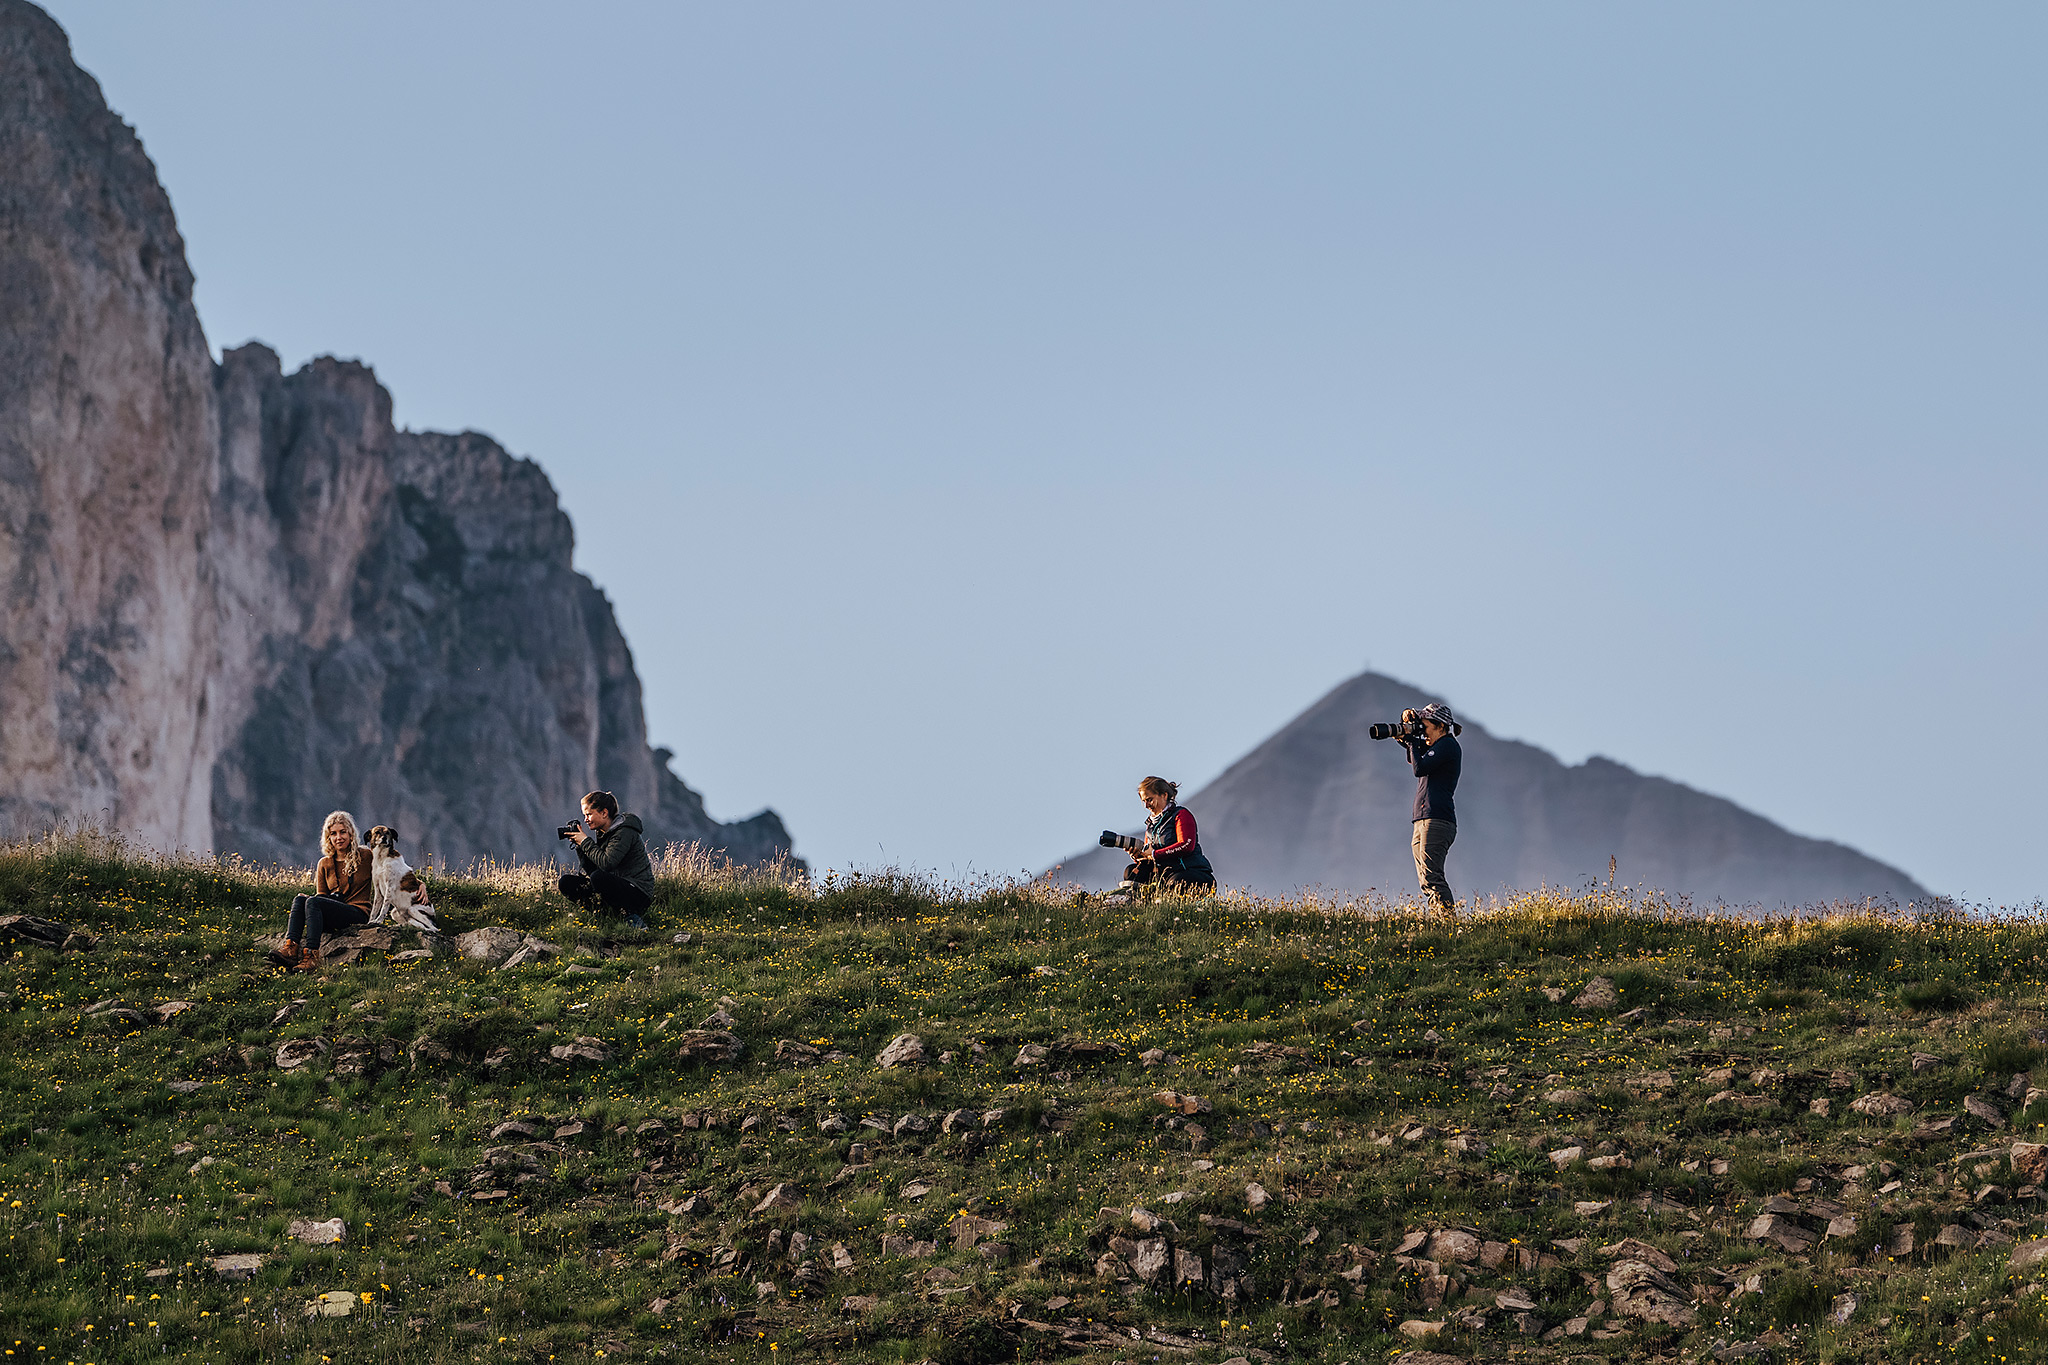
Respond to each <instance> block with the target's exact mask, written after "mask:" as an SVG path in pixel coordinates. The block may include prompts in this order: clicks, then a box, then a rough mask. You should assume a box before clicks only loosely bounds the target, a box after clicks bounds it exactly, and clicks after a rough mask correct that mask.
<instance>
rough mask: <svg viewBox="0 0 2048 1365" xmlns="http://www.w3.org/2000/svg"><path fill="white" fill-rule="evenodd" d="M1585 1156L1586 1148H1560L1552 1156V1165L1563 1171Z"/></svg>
mask: <svg viewBox="0 0 2048 1365" xmlns="http://www.w3.org/2000/svg"><path fill="white" fill-rule="evenodd" d="M1585 1154H1586V1149H1585V1148H1584V1147H1560V1148H1558V1149H1557V1150H1556V1151H1554V1152H1552V1153H1551V1154H1550V1164H1551V1165H1553V1166H1555V1167H1557V1168H1558V1169H1559V1170H1563V1169H1564V1168H1565V1167H1567V1166H1569V1165H1571V1164H1572V1163H1573V1162H1574V1161H1577V1160H1578V1159H1579V1158H1580V1157H1582V1156H1584V1155H1585Z"/></svg>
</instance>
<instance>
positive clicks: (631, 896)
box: [561, 872, 654, 915]
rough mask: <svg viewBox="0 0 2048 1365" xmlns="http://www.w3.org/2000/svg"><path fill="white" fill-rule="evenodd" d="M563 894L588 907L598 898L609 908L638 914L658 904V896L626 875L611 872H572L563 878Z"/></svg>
mask: <svg viewBox="0 0 2048 1365" xmlns="http://www.w3.org/2000/svg"><path fill="white" fill-rule="evenodd" d="M561 887H562V894H563V895H565V896H567V897H568V898H569V899H570V900H572V901H575V902H576V903H577V904H578V905H581V906H585V907H588V906H589V905H590V903H591V902H592V901H593V900H595V901H596V902H597V903H598V904H599V905H600V906H601V907H603V908H604V909H606V910H613V911H616V912H618V913H619V914H621V915H637V914H640V913H641V912H642V911H644V910H646V909H647V907H648V906H649V905H652V904H653V903H654V898H653V897H652V896H650V895H648V894H647V893H646V892H645V891H642V890H641V889H640V888H639V887H637V886H635V885H633V883H631V882H629V881H627V880H626V879H625V878H624V877H620V876H615V875H613V874H612V873H610V872H571V873H569V874H568V875H566V876H564V877H563V878H562V881H561Z"/></svg>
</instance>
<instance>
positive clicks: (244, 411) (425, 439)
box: [0, 0, 789, 868]
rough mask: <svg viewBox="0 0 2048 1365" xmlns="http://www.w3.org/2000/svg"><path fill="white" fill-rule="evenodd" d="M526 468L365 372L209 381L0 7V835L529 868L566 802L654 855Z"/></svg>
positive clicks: (710, 839)
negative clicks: (348, 830) (93, 832)
mask: <svg viewBox="0 0 2048 1365" xmlns="http://www.w3.org/2000/svg"><path fill="white" fill-rule="evenodd" d="M573 548H574V535H573V532H572V530H571V528H570V525H569V519H568V517H567V516H566V515H565V514H564V513H563V511H562V510H561V507H560V505H559V503H558V501H557V499H556V496H555V490H554V488H553V486H552V485H551V484H550V483H549V482H548V479H547V476H546V475H545V474H544V473H543V472H542V471H541V470H540V468H539V466H537V465H535V464H534V463H532V462H531V461H529V460H522V459H518V458H515V457H513V456H512V455H510V454H508V453H507V452H506V451H504V450H503V449H502V448H500V447H499V446H498V445H497V443H496V442H494V441H492V440H491V439H490V438H489V437H486V436H481V435H478V434H476V433H474V432H465V433H463V434H461V435H441V434H434V433H413V432H400V431H397V430H396V429H395V428H394V427H393V425H392V421H391V399H390V395H389V394H388V393H386V392H385V390H384V389H383V388H382V387H381V386H380V385H379V384H378V383H377V380H376V376H375V375H374V374H373V373H372V372H371V371H370V370H369V369H368V368H367V367H365V366H363V365H361V364H358V363H355V362H352V361H338V360H334V359H332V358H323V359H319V360H315V361H313V362H312V363H311V364H309V365H307V366H305V367H304V368H303V369H301V370H299V371H298V372H297V373H295V374H291V375H286V374H284V373H283V371H282V369H281V367H280V365H279V363H278V358H277V356H276V355H275V354H274V353H272V352H271V351H270V350H269V349H268V348H266V347H263V346H260V345H249V346H244V347H241V348H240V349H238V350H232V351H229V352H227V353H226V354H225V355H224V356H223V357H222V359H221V363H220V364H219V365H218V366H217V367H216V366H215V365H214V364H213V362H212V360H211V358H210V356H209V353H208V350H207V344H206V338H205V335H204V334H203V332H202V331H201V329H200V324H199V317H198V314H197V313H196V311H195V310H194V308H193V304H192V273H191V271H190V269H189V268H188V267H187V265H186V262H185V254H184V243H183V240H182V239H181V238H180V237H179V235H178V230H177V225H176V221H175V219H174V218H173V216H172V213H171V206H170V201H169V200H168V198H167V197H166V196H165V194H164V192H163V189H162V188H161V186H159V184H158V183H157V179H156V172H155V168H154V167H153V166H152V165H151V164H150V161H149V158H148V157H147V156H145V155H144V154H143V150H142V146H141V143H140V142H139V141H138V140H137V138H136V136H135V133H134V131H133V130H131V129H130V128H128V127H127V126H126V125H125V124H123V123H122V122H121V121H120V120H119V119H118V118H116V117H115V116H114V115H113V114H111V113H110V112H108V110H107V107H106V102H105V100H104V99H103V97H102V96H101V93H100V89H99V86H98V85H97V83H95V82H94V81H93V79H92V78H91V77H90V76H88V75H87V74H86V73H84V72H83V71H81V70H79V69H78V67H77V65H76V64H75V63H74V62H73V61H72V60H71V55H70V51H69V46H68V44H67V42H66V40H65V37H64V34H63V32H62V30H60V29H59V28H58V27H57V25H56V24H55V23H53V22H52V21H51V20H50V19H49V17H48V16H47V15H45V14H43V13H42V12H41V11H40V10H38V9H36V8H34V7H33V6H31V5H28V4H25V3H21V0H0V571H4V573H5V587H4V589H0V594H4V596H0V612H4V617H0V773H4V774H5V777H4V779H0V833H7V834H14V835H23V834H35V833H40V832H41V831H43V830H45V829H47V828H49V827H50V826H52V825H54V824H58V823H62V822H68V821H81V822H91V823H96V824H101V825H105V826H109V827H111V828H113V829H115V830H118V831H119V832H121V833H122V834H124V835H126V836H128V837H130V838H133V839H136V840H138V841H140V842H143V843H146V844H150V845H153V846H156V847H160V848H190V849H197V850H213V849H218V850H221V851H228V852H236V853H241V854H243V855H245V856H248V857H251V858H253V859H256V860H259V861H265V862H268V861H278V862H286V863H295V864H304V863H306V862H308V861H310V860H311V858H312V857H313V856H314V855H315V843H316V838H317V832H318V825H319V821H320V819H321V817H322V816H323V815H325V814H326V812H327V811H329V810H332V809H335V808H337V807H338V808H342V809H346V810H349V811H352V812H353V813H354V814H355V815H356V817H357V820H358V823H359V824H360V825H362V826H363V827H365V828H367V827H368V826H369V825H371V824H373V823H376V824H386V825H391V826H393V827H394V828H396V829H397V830H398V831H399V833H400V836H401V847H403V848H404V850H405V852H406V855H407V857H408V859H409V860H410V861H411V862H412V863H414V864H415V865H426V864H428V863H439V864H441V865H444V866H453V867H456V868H461V867H464V866H466V865H468V864H469V863H470V862H472V861H474V860H475V859H478V858H483V857H490V858H495V859H499V860H534V859H547V858H551V857H553V856H555V855H556V853H557V852H558V851H559V850H560V849H561V847H562V846H561V845H560V844H559V843H558V842H557V840H556V839H555V837H554V830H555V827H556V826H557V825H559V824H561V823H562V822H563V821H564V820H567V819H570V818H573V817H574V816H575V815H576V813H577V798H578V797H580V796H581V795H582V794H583V793H584V792H586V791H590V790H592V789H596V788H603V789H607V790H610V791H612V792H614V793H616V794H617V796H618V797H619V800H620V802H621V804H622V806H623V807H624V808H625V809H626V810H628V811H631V812H633V813H635V814H637V815H639V816H640V818H641V821H642V823H643V825H644V827H645V830H646V837H647V842H648V844H649V846H650V848H652V849H656V850H658V849H660V848H661V847H662V846H664V845H666V844H670V843H694V844H699V845H703V846H705V847H708V848H711V849H714V850H722V851H723V852H725V853H726V854H728V855H729V856H731V857H733V858H735V859H736V860H739V861H742V862H760V861H764V860H766V859H768V858H771V857H773V856H775V855H777V854H780V853H786V852H787V850H788V848H789V837H788V833H787V831H786V830H784V828H783V826H782V822H781V821H780V819H778V818H777V817H776V816H775V815H774V814H773V813H772V812H767V811H764V812H762V813H761V814H759V815H757V816H754V817H753V818H752V819H749V820H745V821H740V822H737V823H732V824H721V823H719V822H717V821H714V820H712V819H711V818H710V816H709V815H707V814H706V812H705V809H704V802H703V799H702V798H701V797H700V796H698V794H697V793H696V792H694V791H692V790H690V788H689V787H687V786H686V785H684V783H683V782H682V780H681V779H680V778H678V777H676V776H675V774H674V773H672V772H671V771H670V770H669V768H668V760H669V757H670V754H669V752H668V751H667V750H663V749H652V748H650V747H649V746H648V743H647V733H646V722H645V718H644V713H643V710H642V706H641V692H640V679H639V676H638V674H637V673H636V672H635V671H634V667H633V657H632V653H631V651H630V650H629V649H628V648H627V646H626V641H625V637H624V635H623V634H622V633H621V631H620V629H619V625H618V622H617V620H616V618H615V617H614V616H613V614H612V609H611V604H610V603H609V602H608V601H607V600H606V599H605V596H604V594H603V593H602V592H600V591H599V590H598V589H597V587H596V586H595V585H593V584H592V583H591V582H590V580H589V579H587V578H585V577H584V576H583V575H581V574H579V573H577V572H576V571H575V569H574V567H573V565H572V562H571V556H572V551H573Z"/></svg>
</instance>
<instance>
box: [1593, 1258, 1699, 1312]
mask: <svg viewBox="0 0 2048 1365" xmlns="http://www.w3.org/2000/svg"><path fill="white" fill-rule="evenodd" d="M1607 1290H1608V1293H1609V1294H1610V1295H1611V1297H1612V1307H1613V1312H1614V1313H1615V1315H1616V1316H1618V1317H1624V1318H1636V1319H1639V1320H1641V1321H1643V1322H1656V1323H1663V1324H1664V1325H1666V1326H1669V1327H1690V1326H1692V1324H1693V1322H1694V1320H1695V1318H1696V1317H1697V1315H1696V1314H1695V1313H1694V1312H1693V1310H1692V1307H1691V1305H1690V1304H1689V1303H1687V1302H1686V1296H1685V1294H1684V1293H1683V1292H1682V1291H1681V1290H1680V1289H1679V1287H1678V1285H1677V1284H1676V1283H1674V1282H1673V1281H1672V1280H1671V1279H1670V1278H1669V1277H1668V1276H1666V1275H1665V1274H1664V1272H1663V1271H1661V1270H1659V1269H1657V1268H1656V1267H1655V1266H1653V1265H1650V1264H1648V1263H1646V1262H1643V1261H1618V1262H1616V1263H1615V1265H1614V1267H1613V1269H1611V1270H1609V1271H1608V1272H1607Z"/></svg>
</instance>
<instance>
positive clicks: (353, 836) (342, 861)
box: [316, 810, 363, 877]
mask: <svg viewBox="0 0 2048 1365" xmlns="http://www.w3.org/2000/svg"><path fill="white" fill-rule="evenodd" d="M336 825H340V826H341V827H342V828H343V829H345V830H347V831H348V852H346V853H344V854H342V855H341V856H340V857H339V858H336V859H335V860H334V862H335V866H336V867H337V868H338V869H339V870H340V871H341V872H342V873H343V875H345V876H349V877H353V876H355V875H356V866H357V864H356V859H358V858H360V857H361V856H362V847H363V836H362V833H361V831H359V830H358V829H357V828H356V818H355V817H354V816H353V815H350V814H349V813H348V812H347V811H345V810H331V811H329V812H327V818H326V819H325V820H322V821H321V822H320V857H322V858H325V857H326V856H327V855H328V852H329V850H328V847H327V836H328V835H329V834H330V833H332V832H333V830H334V827H335V826H336ZM316 862H317V860H316Z"/></svg>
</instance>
